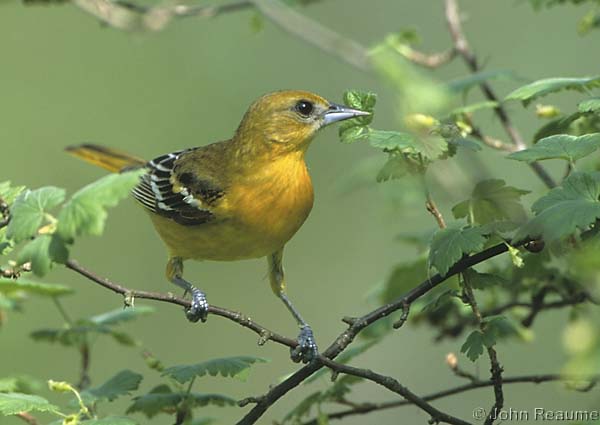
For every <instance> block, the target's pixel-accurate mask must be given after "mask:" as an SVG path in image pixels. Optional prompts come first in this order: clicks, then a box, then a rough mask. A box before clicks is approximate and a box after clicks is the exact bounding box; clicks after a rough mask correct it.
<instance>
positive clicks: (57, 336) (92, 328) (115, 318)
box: [31, 306, 154, 346]
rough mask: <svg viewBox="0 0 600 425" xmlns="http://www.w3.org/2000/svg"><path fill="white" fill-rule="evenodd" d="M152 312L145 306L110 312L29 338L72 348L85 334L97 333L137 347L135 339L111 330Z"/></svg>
mask: <svg viewBox="0 0 600 425" xmlns="http://www.w3.org/2000/svg"><path fill="white" fill-rule="evenodd" d="M152 311H154V309H153V308H151V307H146V306H138V307H135V308H133V307H130V308H127V309H119V310H115V311H110V312H108V313H104V314H100V315H98V316H93V317H91V318H89V319H83V320H79V321H77V322H76V323H75V324H74V325H73V326H69V327H66V328H62V329H40V330H37V331H34V332H32V333H31V338H33V339H34V340H36V341H44V342H52V343H54V342H58V343H60V344H62V345H65V346H73V345H78V344H80V343H81V341H82V340H83V338H85V336H86V335H87V334H90V333H97V334H101V335H108V336H111V337H113V338H114V340H115V341H116V342H118V343H119V344H121V345H125V346H134V345H138V342H137V341H136V340H135V339H133V338H132V337H131V336H129V335H128V334H126V333H125V332H120V331H117V330H115V329H113V327H114V326H115V325H117V324H119V323H121V322H124V321H128V320H132V319H134V318H137V317H140V316H143V315H146V314H148V313H151V312H152Z"/></svg>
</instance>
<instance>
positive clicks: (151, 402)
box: [126, 384, 236, 418]
mask: <svg viewBox="0 0 600 425" xmlns="http://www.w3.org/2000/svg"><path fill="white" fill-rule="evenodd" d="M133 400H134V402H133V404H132V405H131V406H129V407H128V408H127V412H126V413H135V412H141V413H143V414H145V415H146V416H147V417H148V418H151V417H153V416H156V415H157V414H158V413H169V414H171V413H173V411H174V410H175V409H176V408H177V406H178V405H179V403H181V402H182V401H184V400H186V401H187V402H188V403H190V405H191V406H192V407H202V406H207V405H213V406H221V407H222V406H233V405H236V401H235V400H234V399H232V398H231V397H228V396H225V395H221V394H202V393H194V392H192V393H190V394H187V393H185V392H177V393H174V392H172V391H171V389H170V388H169V387H168V386H167V385H164V384H163V385H159V386H157V387H155V388H154V389H152V391H150V392H149V393H148V394H145V395H143V396H140V397H135V398H134V399H133Z"/></svg>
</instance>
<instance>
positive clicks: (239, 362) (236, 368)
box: [163, 356, 268, 384]
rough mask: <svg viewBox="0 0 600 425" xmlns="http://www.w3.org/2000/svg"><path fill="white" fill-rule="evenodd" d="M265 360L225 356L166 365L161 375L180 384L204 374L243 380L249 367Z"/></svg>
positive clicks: (248, 371)
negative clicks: (193, 362) (204, 360)
mask: <svg viewBox="0 0 600 425" xmlns="http://www.w3.org/2000/svg"><path fill="white" fill-rule="evenodd" d="M267 361H268V360H267V359H263V358H260V357H251V356H238V357H226V358H220V359H213V360H208V361H206V362H202V363H196V364H192V365H181V366H173V367H168V368H166V369H165V370H164V372H163V376H164V375H168V376H170V377H171V378H173V379H175V380H176V381H177V382H179V383H182V384H183V383H185V382H187V381H189V380H191V379H193V378H196V377H201V376H204V375H206V374H209V375H211V376H216V375H221V376H224V377H232V378H238V379H240V380H242V381H243V380H245V379H246V378H247V377H248V374H249V373H250V367H251V366H252V365H253V364H254V363H266V362H267Z"/></svg>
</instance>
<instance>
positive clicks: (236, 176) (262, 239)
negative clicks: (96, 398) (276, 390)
mask: <svg viewBox="0 0 600 425" xmlns="http://www.w3.org/2000/svg"><path fill="white" fill-rule="evenodd" d="M360 115H368V112H364V111H360V110H357V109H351V108H348V107H345V106H342V105H338V104H335V103H331V102H328V101H327V100H325V99H323V98H322V97H320V96H317V95H316V94H313V93H309V92H305V91H279V92H274V93H269V94H267V95H265V96H263V97H261V98H259V99H258V100H256V101H255V102H254V103H253V104H252V105H251V106H250V108H249V109H248V111H247V112H246V114H245V115H244V117H243V119H242V121H241V123H240V125H239V127H238V129H237V131H236V132H235V135H234V136H233V138H231V139H229V140H226V141H222V142H217V143H213V144H210V145H206V146H201V147H196V148H191V149H184V150H180V151H177V152H173V153H169V154H166V155H162V156H159V157H157V158H155V159H153V160H152V161H150V162H146V161H145V160H143V159H140V158H137V157H134V156H131V155H129V154H126V153H124V152H121V151H118V150H115V149H109V148H105V147H102V146H97V145H91V144H84V145H80V146H72V147H68V148H67V151H68V152H70V153H71V154H73V155H75V156H77V157H79V158H82V159H84V160H86V161H88V162H90V163H93V164H95V165H98V166H100V167H103V168H105V169H107V170H109V171H112V172H120V171H123V170H128V169H132V168H142V167H145V168H146V169H147V173H145V174H144V175H142V177H141V179H140V182H139V184H138V185H137V186H136V187H135V188H134V189H133V191H132V194H133V196H134V198H135V199H136V200H137V201H138V202H139V203H140V204H141V205H142V206H143V207H144V208H145V209H146V211H148V212H149V214H150V218H151V219H152V222H153V223H154V227H155V228H156V230H157V232H158V234H159V235H160V237H161V239H162V240H163V241H164V243H165V244H166V246H167V249H168V253H169V260H168V263H167V271H166V274H167V278H168V279H169V281H171V282H173V283H174V284H176V285H178V286H180V287H181V288H183V289H185V291H186V292H189V293H191V296H192V306H191V308H190V309H189V310H188V311H186V315H187V317H188V319H189V320H191V321H198V320H202V321H205V320H206V317H207V314H208V303H207V301H206V296H205V294H204V292H203V291H201V290H200V289H198V288H196V287H195V286H193V285H192V284H191V283H189V282H188V281H186V280H184V278H183V261H184V260H187V259H194V260H223V261H232V260H240V259H246V258H258V257H265V256H266V257H267V259H268V265H269V277H270V283H271V288H272V289H273V292H274V293H275V294H276V295H277V296H278V297H279V298H280V299H281V300H282V301H283V302H284V304H285V305H286V307H287V308H288V309H289V311H290V312H291V313H292V315H293V316H294V318H295V319H296V321H297V322H298V324H299V325H300V329H301V330H300V335H299V336H298V347H296V348H295V349H294V350H292V351H291V356H292V359H293V360H294V361H296V362H297V361H303V362H308V361H310V360H311V359H313V358H314V357H315V356H316V355H317V346H316V343H315V340H314V336H313V332H312V329H311V328H310V326H309V325H308V324H307V323H306V322H305V321H304V319H303V318H302V316H300V314H299V313H298V311H297V310H296V309H295V308H294V306H293V305H292V303H291V302H290V300H289V299H288V297H287V295H286V293H285V280H284V273H283V266H282V259H283V248H284V246H285V244H286V243H287V242H288V241H289V240H290V238H291V237H292V236H293V235H294V234H295V233H296V231H297V230H298V229H299V228H300V226H301V225H302V223H304V220H306V218H307V216H308V214H309V213H310V210H311V209H312V206H313V187H312V183H311V179H310V176H309V174H308V170H307V168H306V164H305V162H304V154H305V152H306V149H307V148H308V146H309V144H310V142H311V141H312V139H313V138H314V136H315V134H316V133H317V131H318V130H319V129H321V128H322V127H324V126H326V125H328V124H331V123H334V122H337V121H342V120H345V119H348V118H353V117H357V116H360Z"/></svg>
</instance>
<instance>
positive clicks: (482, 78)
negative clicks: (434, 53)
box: [446, 70, 520, 93]
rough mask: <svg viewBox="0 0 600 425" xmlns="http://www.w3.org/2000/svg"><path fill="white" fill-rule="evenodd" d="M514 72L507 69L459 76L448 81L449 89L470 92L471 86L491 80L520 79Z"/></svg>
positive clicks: (457, 91)
mask: <svg viewBox="0 0 600 425" xmlns="http://www.w3.org/2000/svg"><path fill="white" fill-rule="evenodd" d="M519 79H520V78H518V77H517V76H516V75H515V73H514V72H512V71H507V70H495V71H481V72H476V73H474V74H470V75H468V76H466V77H464V78H458V79H456V80H452V81H450V82H448V83H446V85H447V87H448V89H449V90H450V91H452V92H454V93H460V92H468V91H469V90H470V89H471V88H473V87H475V86H477V85H479V84H481V83H484V82H486V81H490V80H505V81H507V80H512V81H514V80H519Z"/></svg>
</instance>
